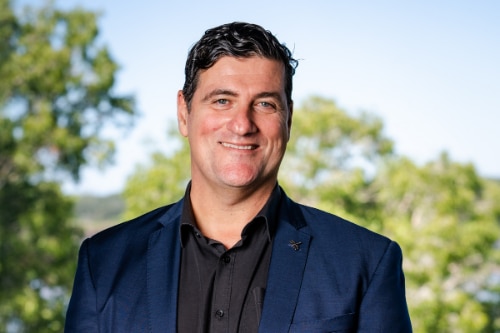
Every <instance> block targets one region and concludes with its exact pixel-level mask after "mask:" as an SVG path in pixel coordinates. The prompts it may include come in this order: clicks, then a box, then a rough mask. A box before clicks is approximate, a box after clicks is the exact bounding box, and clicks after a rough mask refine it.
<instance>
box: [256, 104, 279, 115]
mask: <svg viewBox="0 0 500 333" xmlns="http://www.w3.org/2000/svg"><path fill="white" fill-rule="evenodd" d="M256 110H257V111H260V112H264V113H273V112H276V110H277V107H276V104H274V103H271V102H267V101H261V102H258V103H257V104H256Z"/></svg>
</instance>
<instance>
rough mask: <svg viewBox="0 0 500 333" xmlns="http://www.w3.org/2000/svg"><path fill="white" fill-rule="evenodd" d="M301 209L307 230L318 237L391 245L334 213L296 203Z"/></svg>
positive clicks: (375, 233) (384, 239)
mask: <svg viewBox="0 0 500 333" xmlns="http://www.w3.org/2000/svg"><path fill="white" fill-rule="evenodd" d="M294 204H295V205H297V207H298V208H299V210H300V212H301V213H302V216H303V218H304V220H305V221H306V224H307V228H308V229H310V230H311V231H312V232H313V233H314V234H315V235H316V236H320V237H322V236H323V237H328V238H330V239H331V238H332V237H334V238H341V239H351V240H352V239H353V238H354V239H357V240H358V241H360V240H364V241H368V242H381V243H385V244H387V243H389V242H391V240H390V239H389V238H387V237H386V236H384V235H381V234H379V233H377V232H375V231H372V230H370V229H368V228H366V227H364V226H362V225H360V224H358V223H356V222H353V221H350V220H347V219H344V218H342V217H340V216H338V215H335V214H333V213H330V212H327V211H324V210H321V209H318V208H315V207H311V206H307V205H303V204H300V203H294Z"/></svg>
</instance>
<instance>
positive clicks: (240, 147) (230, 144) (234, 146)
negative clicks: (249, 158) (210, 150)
mask: <svg viewBox="0 0 500 333" xmlns="http://www.w3.org/2000/svg"><path fill="white" fill-rule="evenodd" d="M220 144H221V145H222V146H224V147H226V148H232V149H240V150H253V149H256V148H257V146H255V145H235V144H232V143H227V142H221V143H220Z"/></svg>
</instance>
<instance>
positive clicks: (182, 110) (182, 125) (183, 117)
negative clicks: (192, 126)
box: [177, 90, 188, 137]
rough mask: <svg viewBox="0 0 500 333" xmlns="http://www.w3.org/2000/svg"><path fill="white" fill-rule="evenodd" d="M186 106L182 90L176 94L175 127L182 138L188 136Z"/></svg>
mask: <svg viewBox="0 0 500 333" xmlns="http://www.w3.org/2000/svg"><path fill="white" fill-rule="evenodd" d="M187 122H188V106H187V104H186V100H185V99H184V94H183V93H182V90H179V91H178V92H177V126H178V127H179V132H180V133H181V134H182V136H185V137H187V136H188V126H187Z"/></svg>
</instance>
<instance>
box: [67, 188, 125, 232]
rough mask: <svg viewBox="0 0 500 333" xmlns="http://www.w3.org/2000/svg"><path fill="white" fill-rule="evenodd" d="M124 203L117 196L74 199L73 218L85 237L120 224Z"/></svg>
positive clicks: (86, 196)
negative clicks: (83, 231)
mask: <svg viewBox="0 0 500 333" xmlns="http://www.w3.org/2000/svg"><path fill="white" fill-rule="evenodd" d="M124 211H125V201H124V200H123V198H122V197H121V195H119V194H114V195H109V196H91V195H84V196H78V197H76V198H75V207H74V216H75V220H76V222H77V223H78V224H79V225H80V226H81V227H82V228H83V229H84V230H85V234H86V235H87V236H89V235H92V234H94V233H96V232H97V231H100V230H102V229H105V228H107V227H109V226H112V225H115V224H118V223H120V222H122V216H123V212H124Z"/></svg>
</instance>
